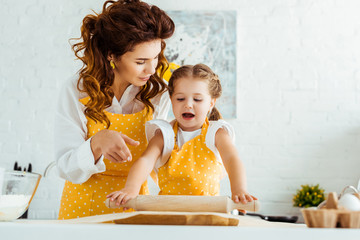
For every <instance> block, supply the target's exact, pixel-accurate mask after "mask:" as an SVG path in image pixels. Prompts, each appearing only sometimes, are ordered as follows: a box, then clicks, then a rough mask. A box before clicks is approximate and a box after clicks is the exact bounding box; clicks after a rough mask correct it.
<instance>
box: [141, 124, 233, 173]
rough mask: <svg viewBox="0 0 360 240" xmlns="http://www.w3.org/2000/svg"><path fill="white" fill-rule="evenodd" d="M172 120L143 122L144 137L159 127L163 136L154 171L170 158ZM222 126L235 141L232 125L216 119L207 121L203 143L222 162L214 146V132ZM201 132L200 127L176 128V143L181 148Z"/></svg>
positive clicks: (173, 136) (173, 141)
mask: <svg viewBox="0 0 360 240" xmlns="http://www.w3.org/2000/svg"><path fill="white" fill-rule="evenodd" d="M173 125H174V121H172V122H171V123H169V122H167V121H165V120H159V119H156V120H151V121H148V122H146V124H145V132H146V138H147V139H148V141H150V140H151V138H153V137H154V135H155V132H156V130H158V129H160V131H161V132H162V135H163V138H164V148H163V152H162V154H161V156H160V158H159V159H158V160H157V161H156V163H155V169H154V170H155V172H157V171H158V169H159V168H160V167H161V166H163V165H164V164H165V163H166V162H167V161H168V160H169V158H170V155H171V152H172V150H173V149H174V146H175V133H174V130H173ZM220 128H223V129H225V130H226V131H227V133H228V134H229V135H230V137H231V139H232V140H233V142H234V141H235V132H234V129H233V127H232V126H231V125H230V124H229V123H228V122H226V121H224V120H222V119H220V120H217V121H209V127H208V130H207V133H206V136H205V144H206V146H207V147H208V148H209V149H210V150H211V151H212V152H213V153H214V154H215V156H216V159H217V160H218V161H220V162H222V160H221V157H220V153H219V151H218V150H217V148H216V146H215V135H216V132H217V131H218V130H219V129H220ZM200 134H201V129H198V130H195V131H191V132H188V131H183V130H182V129H181V128H180V127H179V128H178V134H177V136H176V141H177V145H178V147H179V148H181V147H182V146H183V145H184V144H185V143H186V142H188V141H190V140H191V139H193V138H195V137H196V136H199V135H200Z"/></svg>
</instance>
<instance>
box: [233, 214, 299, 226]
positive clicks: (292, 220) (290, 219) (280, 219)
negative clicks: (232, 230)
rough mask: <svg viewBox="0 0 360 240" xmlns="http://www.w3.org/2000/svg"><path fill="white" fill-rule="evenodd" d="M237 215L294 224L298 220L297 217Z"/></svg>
mask: <svg viewBox="0 0 360 240" xmlns="http://www.w3.org/2000/svg"><path fill="white" fill-rule="evenodd" d="M239 215H248V216H256V217H260V218H261V219H264V220H266V221H270V222H288V223H296V221H297V220H298V218H299V217H298V216H265V215H262V214H259V213H246V214H244V213H242V212H239Z"/></svg>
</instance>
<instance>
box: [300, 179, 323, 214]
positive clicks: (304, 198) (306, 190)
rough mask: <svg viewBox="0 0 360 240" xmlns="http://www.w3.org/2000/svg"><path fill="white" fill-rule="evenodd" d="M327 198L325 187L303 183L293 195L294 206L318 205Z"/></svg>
mask: <svg viewBox="0 0 360 240" xmlns="http://www.w3.org/2000/svg"><path fill="white" fill-rule="evenodd" d="M324 200H325V196H324V189H322V188H320V187H319V184H317V185H308V184H306V185H301V189H298V190H297V192H296V195H294V197H293V206H294V207H301V208H302V207H305V208H307V207H317V206H318V205H319V204H320V203H321V202H322V201H324Z"/></svg>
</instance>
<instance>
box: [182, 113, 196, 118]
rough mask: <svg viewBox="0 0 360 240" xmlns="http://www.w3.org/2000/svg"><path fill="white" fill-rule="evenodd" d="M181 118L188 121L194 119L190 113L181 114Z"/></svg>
mask: <svg viewBox="0 0 360 240" xmlns="http://www.w3.org/2000/svg"><path fill="white" fill-rule="evenodd" d="M182 117H183V118H184V119H185V120H190V119H193V118H194V117H195V115H194V114H192V113H183V114H182Z"/></svg>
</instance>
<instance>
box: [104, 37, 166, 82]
mask: <svg viewBox="0 0 360 240" xmlns="http://www.w3.org/2000/svg"><path fill="white" fill-rule="evenodd" d="M160 52H161V40H160V39H157V40H153V41H149V42H144V43H139V44H138V45H135V47H134V50H133V51H129V52H126V53H125V54H123V55H122V56H120V57H119V58H117V59H115V58H112V59H113V61H114V64H115V69H114V74H115V80H117V79H118V80H120V81H121V82H122V83H128V84H132V85H135V86H138V87H139V86H143V85H145V84H146V82H147V81H148V80H149V78H150V76H151V75H153V74H154V73H155V71H156V70H155V68H156V66H157V64H158V56H159V54H160ZM111 57H112V56H110V59H111ZM110 59H109V60H110Z"/></svg>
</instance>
